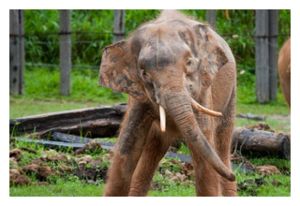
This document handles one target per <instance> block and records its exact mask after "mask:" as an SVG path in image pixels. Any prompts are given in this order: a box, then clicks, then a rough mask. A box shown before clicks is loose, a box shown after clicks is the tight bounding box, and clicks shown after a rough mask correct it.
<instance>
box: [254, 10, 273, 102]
mask: <svg viewBox="0 0 300 206" xmlns="http://www.w3.org/2000/svg"><path fill="white" fill-rule="evenodd" d="M255 27H256V28H255V30H256V46H255V60H256V68H255V73H256V97H257V101H258V102H259V103H266V102H268V101H269V100H270V99H269V97H270V95H269V92H270V89H269V46H268V43H269V42H268V34H269V13H268V11H267V10H256V12H255Z"/></svg>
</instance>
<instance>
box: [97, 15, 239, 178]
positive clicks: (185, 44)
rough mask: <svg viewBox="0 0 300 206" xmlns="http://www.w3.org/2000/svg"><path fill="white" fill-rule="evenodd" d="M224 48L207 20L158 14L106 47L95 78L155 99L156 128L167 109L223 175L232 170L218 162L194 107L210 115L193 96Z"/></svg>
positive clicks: (137, 96) (212, 71)
mask: <svg viewBox="0 0 300 206" xmlns="http://www.w3.org/2000/svg"><path fill="white" fill-rule="evenodd" d="M227 61H228V60H227V58H226V56H225V54H224V52H223V50H222V49H221V48H220V47H219V46H218V45H217V44H216V42H214V40H212V37H211V36H210V34H209V32H208V26H206V25H202V24H199V23H197V24H196V23H195V21H192V20H187V19H184V20H172V21H165V20H164V19H158V20H156V21H155V22H152V23H149V24H146V25H144V26H142V27H140V28H139V29H138V30H137V31H135V32H134V33H133V34H132V35H131V36H130V37H129V38H128V39H127V40H126V41H121V42H118V43H115V44H113V45H111V46H108V47H106V48H105V50H104V53H103V56H102V62H101V67H100V77H101V78H100V83H101V84H102V85H103V86H106V87H110V88H112V89H114V90H116V91H119V92H126V93H128V94H129V95H130V96H132V97H134V98H135V99H137V100H139V101H142V102H147V101H148V102H150V103H152V104H153V105H155V107H154V108H156V112H157V114H158V113H160V122H161V130H162V131H164V130H165V127H166V123H165V122H166V114H165V113H167V115H168V118H171V119H172V121H174V122H175V124H176V126H177V127H178V129H179V130H180V132H181V133H182V135H183V136H184V138H185V139H187V140H189V141H193V140H196V139H197V140H199V139H200V144H201V151H200V152H201V155H202V156H203V157H204V158H205V159H207V161H208V162H210V163H211V165H212V166H213V167H214V168H215V169H216V170H217V171H218V172H219V174H221V175H222V176H224V177H225V178H227V179H230V180H233V179H234V175H233V174H232V173H231V172H230V170H228V168H227V167H226V166H225V165H224V164H223V163H222V161H221V160H220V158H219V157H218V155H217V154H216V152H215V151H214V149H212V147H211V146H210V145H209V144H208V142H207V140H206V138H205V137H204V135H203V134H202V132H201V130H200V128H199V126H198V124H197V121H196V118H195V115H194V112H193V108H194V110H201V111H202V113H206V114H209V115H214V116H221V115H222V114H221V113H219V112H215V111H212V110H209V109H207V108H205V107H203V106H201V105H200V104H198V103H197V101H195V100H194V98H199V95H201V94H203V92H205V90H206V89H208V88H209V87H210V84H211V82H212V79H213V78H214V75H215V74H216V73H217V72H218V69H219V68H220V67H221V66H222V65H224V64H225V63H226V62H227Z"/></svg>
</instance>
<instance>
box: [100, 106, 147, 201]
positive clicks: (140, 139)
mask: <svg viewBox="0 0 300 206" xmlns="http://www.w3.org/2000/svg"><path fill="white" fill-rule="evenodd" d="M131 106H132V105H131ZM151 124H152V119H151V117H150V116H149V115H148V114H147V111H146V107H145V106H143V105H133V106H132V107H131V108H129V109H128V111H127V112H126V115H125V118H124V120H123V123H122V126H121V130H120V135H119V138H118V142H117V145H116V147H115V150H114V154H113V159H112V164H111V166H110V168H109V171H108V179H107V183H106V186H105V192H104V195H105V196H127V195H128V193H129V186H130V182H131V177H132V174H133V172H134V170H135V168H136V165H137V162H138V160H139V158H140V155H141V153H142V149H143V146H144V144H145V139H146V138H145V137H146V134H147V133H148V132H149V128H150V126H151Z"/></svg>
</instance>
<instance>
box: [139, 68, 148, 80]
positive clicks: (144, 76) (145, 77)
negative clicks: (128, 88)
mask: <svg viewBox="0 0 300 206" xmlns="http://www.w3.org/2000/svg"><path fill="white" fill-rule="evenodd" d="M141 76H142V78H143V80H145V81H150V75H149V74H148V73H147V72H146V71H145V70H144V69H141Z"/></svg>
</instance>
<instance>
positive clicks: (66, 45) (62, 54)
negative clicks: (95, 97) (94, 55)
mask: <svg viewBox="0 0 300 206" xmlns="http://www.w3.org/2000/svg"><path fill="white" fill-rule="evenodd" d="M70 17H71V11H70V10H61V11H60V19H59V20H60V33H59V35H60V42H59V43H60V45H59V58H60V60H59V67H60V93H61V95H64V96H67V95H69V94H70V72H71V67H72V60H71V48H72V44H71V24H70Z"/></svg>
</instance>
